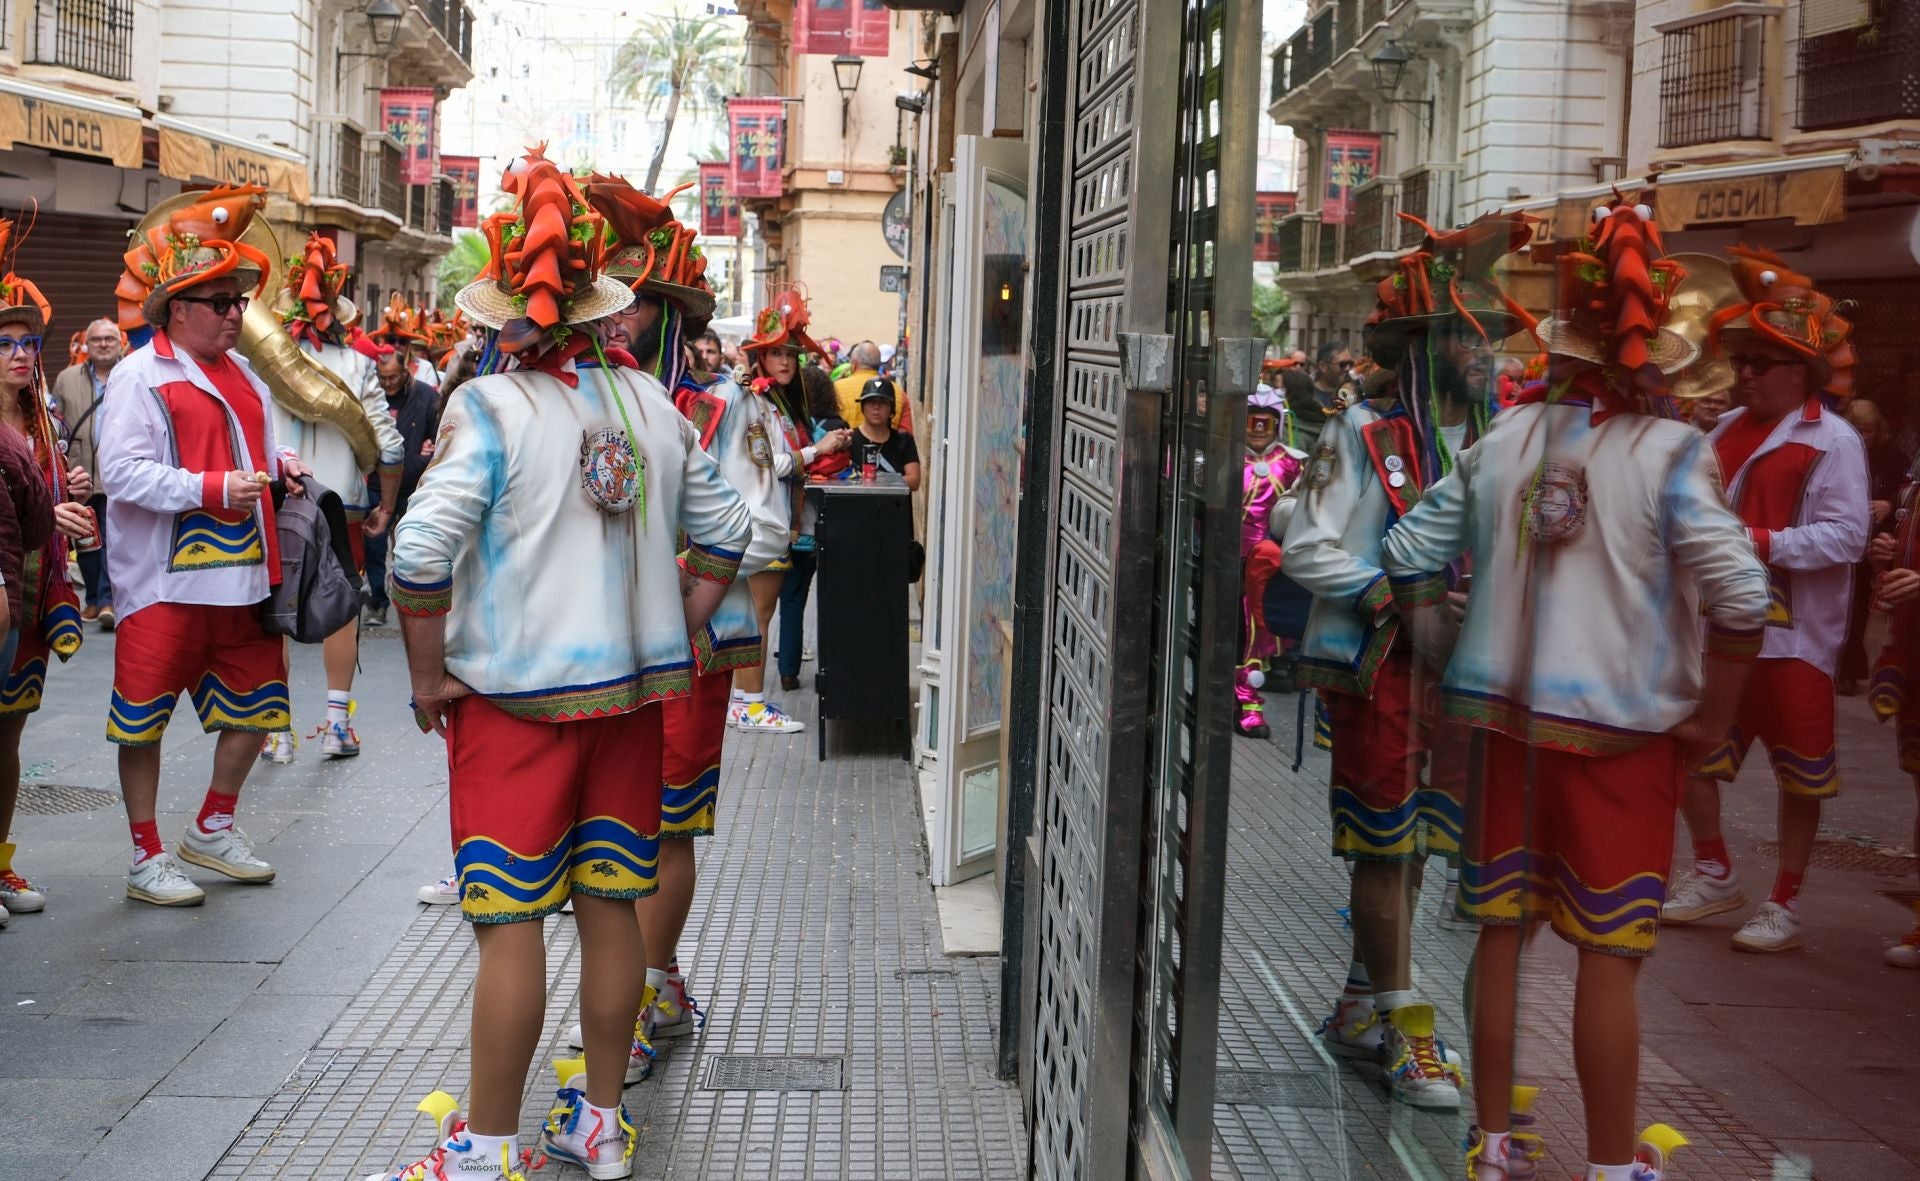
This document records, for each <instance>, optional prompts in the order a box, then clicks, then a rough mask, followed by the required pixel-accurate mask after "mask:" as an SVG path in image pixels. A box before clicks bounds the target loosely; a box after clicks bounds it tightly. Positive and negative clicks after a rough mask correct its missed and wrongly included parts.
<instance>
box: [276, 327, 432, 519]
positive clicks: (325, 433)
mask: <svg viewBox="0 0 1920 1181" xmlns="http://www.w3.org/2000/svg"><path fill="white" fill-rule="evenodd" d="M300 347H301V348H303V349H305V350H307V352H308V353H310V354H312V356H313V358H314V359H315V360H317V361H319V362H320V363H321V364H322V365H325V366H326V367H327V368H328V369H330V370H332V371H333V372H334V373H335V374H336V375H337V376H338V377H339V378H340V380H342V381H344V382H346V383H347V388H349V389H351V390H352V391H353V392H354V394H355V395H357V396H358V397H359V399H360V406H361V409H362V410H364V411H365V412H366V416H367V421H368V422H369V423H371V424H373V436H374V438H376V439H378V440H379V441H380V463H379V468H378V470H380V471H388V470H392V471H395V472H397V471H399V470H400V465H401V464H402V462H404V460H405V459H406V449H407V443H406V440H405V439H403V438H401V437H400V428H399V427H398V426H396V425H394V421H393V411H391V410H389V409H388V408H387V394H386V391H385V390H383V389H381V388H380V381H379V377H378V376H377V374H376V373H375V370H374V365H373V361H372V360H371V359H369V358H367V357H365V356H362V355H361V354H359V353H356V352H354V351H353V350H352V349H350V348H347V347H345V346H344V345H337V344H328V345H321V346H320V347H319V348H317V349H316V348H314V346H313V345H311V344H309V343H307V342H304V341H303V342H301V345H300ZM273 430H274V435H275V437H276V438H278V439H279V440H280V442H281V444H282V445H283V446H285V447H289V448H291V449H292V450H293V453H294V454H295V455H298V456H299V457H300V458H301V460H302V461H303V462H305V463H306V465H307V466H308V467H310V468H312V469H313V477H314V479H316V480H319V481H320V482H321V483H322V484H324V485H326V486H327V488H329V489H331V490H332V491H334V492H338V493H339V494H340V503H341V504H343V505H344V506H346V510H347V516H348V517H349V518H351V519H353V520H359V519H360V518H361V517H364V516H366V514H367V510H368V509H369V508H371V507H372V506H373V497H372V496H371V495H370V494H369V493H368V491H367V473H366V472H365V471H362V470H361V468H360V463H359V461H358V460H356V459H355V458H354V455H353V448H352V446H351V445H349V444H348V443H347V436H346V435H344V434H342V433H341V431H340V429H339V428H338V427H335V426H332V425H330V424H328V423H324V422H303V421H301V420H300V419H298V418H295V417H294V416H293V415H292V414H291V413H289V412H288V411H287V410H285V409H284V408H282V407H281V405H280V403H279V401H278V400H276V401H275V402H274V404H273Z"/></svg>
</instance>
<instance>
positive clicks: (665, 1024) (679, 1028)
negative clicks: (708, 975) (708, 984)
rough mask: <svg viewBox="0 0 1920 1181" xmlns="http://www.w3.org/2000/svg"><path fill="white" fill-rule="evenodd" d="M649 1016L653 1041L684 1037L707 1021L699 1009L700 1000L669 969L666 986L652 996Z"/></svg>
mask: <svg viewBox="0 0 1920 1181" xmlns="http://www.w3.org/2000/svg"><path fill="white" fill-rule="evenodd" d="M650 1017H651V1025H650V1026H649V1032H650V1033H651V1035H652V1040H653V1041H659V1040H660V1039H661V1038H668V1037H684V1036H685V1035H687V1034H689V1033H692V1032H693V1031H694V1030H696V1029H700V1028H702V1027H703V1026H705V1025H706V1023H707V1015H706V1013H704V1012H702V1011H701V1009H700V1002H698V1001H696V1000H694V999H693V997H692V996H690V995H688V993H687V982H686V980H685V979H683V978H682V977H680V976H677V975H675V974H674V973H673V972H671V971H669V972H668V974H667V982H666V986H665V987H664V988H662V989H661V990H660V995H659V996H658V997H656V998H654V1002H653V1012H652V1013H651V1014H650Z"/></svg>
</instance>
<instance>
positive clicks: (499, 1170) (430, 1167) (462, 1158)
mask: <svg viewBox="0 0 1920 1181" xmlns="http://www.w3.org/2000/svg"><path fill="white" fill-rule="evenodd" d="M415 1110H418V1111H423V1112H425V1113H426V1114H428V1115H430V1116H432V1117H433V1118H434V1122H435V1124H436V1125H437V1129H438V1132H439V1145H438V1146H437V1147H436V1148H434V1150H433V1151H432V1152H429V1153H428V1154H427V1155H425V1156H423V1157H421V1158H420V1159H419V1160H417V1161H414V1162H413V1163H411V1164H406V1165H401V1166H400V1167H399V1168H397V1169H394V1170H392V1171H390V1172H385V1173H370V1174H368V1176H367V1178H366V1181H527V1175H526V1174H525V1173H523V1172H521V1171H520V1165H521V1164H522V1163H524V1159H525V1158H524V1157H522V1156H521V1155H520V1154H519V1153H518V1152H517V1151H516V1149H515V1145H514V1142H513V1141H512V1140H511V1139H508V1140H506V1141H505V1142H503V1143H502V1144H501V1145H500V1146H499V1149H498V1150H497V1151H496V1152H488V1151H484V1150H482V1149H480V1148H478V1147H476V1145H475V1143H474V1138H473V1135H472V1134H471V1133H470V1132H468V1130H467V1121H466V1120H464V1119H462V1118H461V1117H460V1107H459V1104H458V1102H457V1101H456V1100H455V1099H454V1097H453V1096H452V1095H449V1094H447V1093H446V1092H445V1091H435V1092H434V1093H433V1094H431V1095H428V1096H427V1097H426V1098H425V1099H422V1100H421V1101H420V1106H419V1107H418V1108H416V1109H415ZM612 1175H613V1174H609V1176H612ZM620 1175H621V1176H625V1175H626V1174H620Z"/></svg>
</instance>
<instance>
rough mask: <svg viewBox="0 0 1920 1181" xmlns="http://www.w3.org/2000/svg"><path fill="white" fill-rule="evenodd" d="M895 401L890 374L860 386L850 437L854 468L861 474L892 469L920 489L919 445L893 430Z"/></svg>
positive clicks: (909, 485) (915, 489)
mask: <svg viewBox="0 0 1920 1181" xmlns="http://www.w3.org/2000/svg"><path fill="white" fill-rule="evenodd" d="M897 400H898V395H896V394H895V393H894V389H893V379H892V378H890V377H875V378H870V379H868V381H867V384H866V385H864V386H862V387H861V389H860V425H859V427H858V428H857V429H856V430H855V433H854V439H853V466H854V470H855V471H857V472H860V473H861V474H862V475H866V474H869V473H879V472H892V473H894V474H895V475H898V476H900V477H901V478H903V479H904V480H906V482H907V490H908V491H910V492H918V491H920V448H919V447H918V446H916V445H915V444H914V441H913V436H912V435H911V434H909V433H907V432H906V431H897V430H894V429H893V407H894V404H895V402H896V401H897Z"/></svg>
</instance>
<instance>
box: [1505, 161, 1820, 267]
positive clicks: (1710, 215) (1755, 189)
mask: <svg viewBox="0 0 1920 1181" xmlns="http://www.w3.org/2000/svg"><path fill="white" fill-rule="evenodd" d="M1853 163H1854V156H1853V153H1851V152H1827V153H1823V154H1821V155H1817V156H1778V157H1773V158H1771V159H1766V160H1751V161H1743V162H1742V163H1739V164H1718V165H1714V166H1713V167H1711V168H1675V169H1671V170H1669V171H1667V172H1665V173H1662V174H1661V176H1660V178H1659V183H1658V184H1656V185H1655V186H1654V204H1655V205H1656V206H1657V209H1656V212H1657V214H1658V216H1659V219H1660V228H1661V229H1662V230H1664V231H1669V232H1672V231H1678V230H1690V229H1700V228H1703V227H1708V226H1728V225H1742V224H1745V223H1747V222H1754V221H1773V220H1777V219H1782V218H1784V219H1787V220H1790V221H1792V222H1793V223H1794V224H1795V225H1803V226H1817V225H1826V224H1828V223H1831V222H1837V221H1844V220H1845V219H1846V195H1847V169H1848V168H1849V167H1851V166H1852V164H1853ZM1615 188H1618V189H1619V191H1620V192H1622V193H1628V194H1631V193H1637V192H1639V191H1641V190H1642V189H1644V188H1646V181H1644V180H1640V179H1635V180H1630V181H1627V180H1623V181H1620V182H1618V183H1617V184H1601V185H1589V186H1587V187H1585V188H1579V189H1568V190H1565V191H1563V192H1561V193H1558V194H1556V195H1555V196H1553V197H1550V198H1536V199H1534V200H1530V201H1522V202H1516V203H1514V204H1512V205H1508V206H1505V207H1504V209H1505V211H1506V212H1523V213H1531V214H1533V215H1534V216H1536V217H1543V218H1545V219H1546V224H1545V225H1541V226H1538V227H1536V228H1535V233H1534V244H1535V245H1542V244H1545V243H1549V242H1572V241H1578V240H1579V239H1580V238H1581V237H1583V236H1584V235H1585V234H1586V232H1587V227H1588V226H1589V225H1591V224H1592V221H1593V209H1594V206H1596V205H1600V204H1603V203H1605V202H1606V201H1607V200H1609V199H1611V198H1612V196H1613V193H1614V190H1615Z"/></svg>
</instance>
